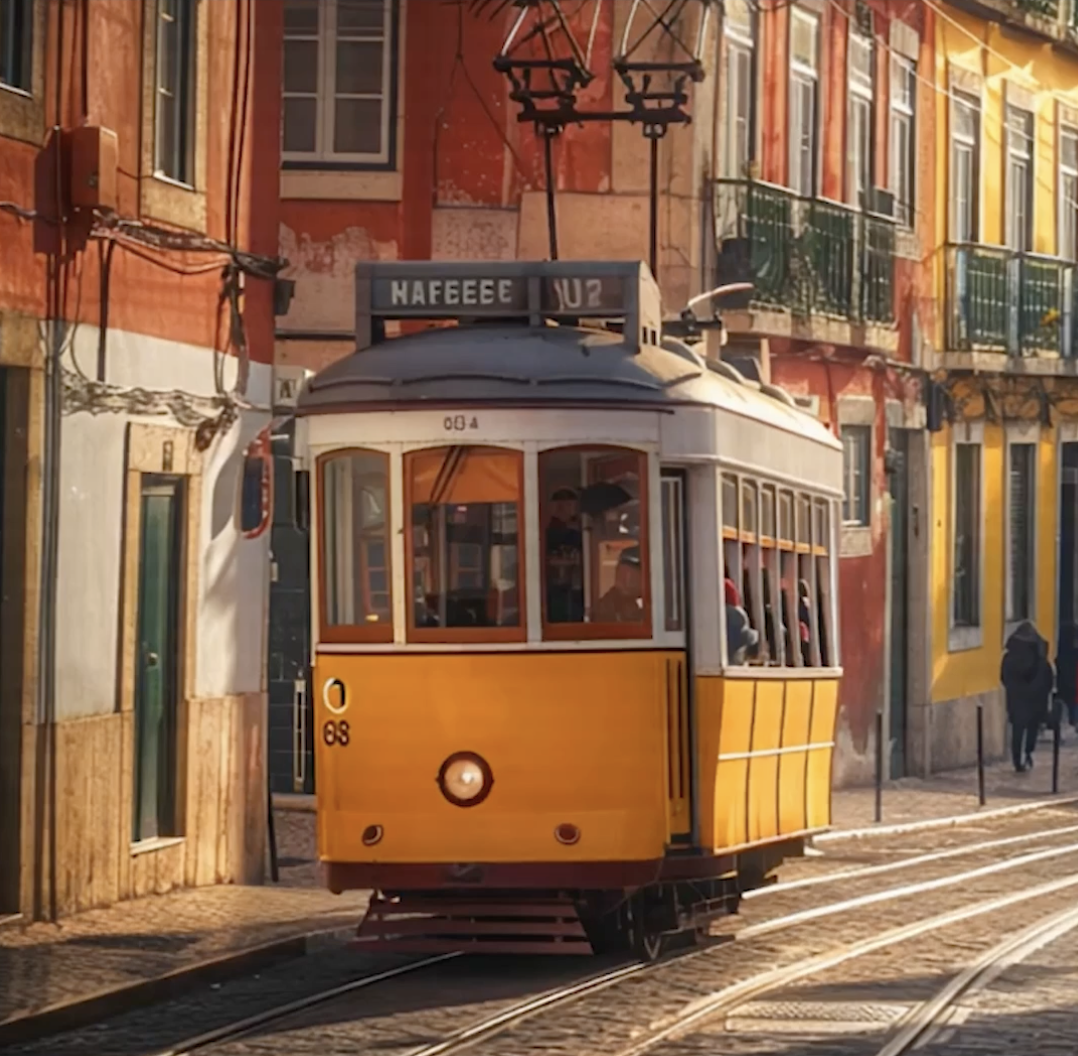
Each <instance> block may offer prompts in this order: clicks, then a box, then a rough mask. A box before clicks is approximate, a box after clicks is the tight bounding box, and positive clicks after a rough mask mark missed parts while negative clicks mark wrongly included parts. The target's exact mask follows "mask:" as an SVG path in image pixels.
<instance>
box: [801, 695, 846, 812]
mask: <svg viewBox="0 0 1078 1056" xmlns="http://www.w3.org/2000/svg"><path fill="white" fill-rule="evenodd" d="M812 687H813V696H812V728H811V730H810V731H809V743H810V744H820V745H831V744H832V743H833V741H834V739H835V719H836V715H837V711H838V682H837V681H833V680H827V681H819V682H813V683H812ZM833 755H834V748H833V747H823V748H813V749H812V750H811V751H810V752H809V753H808V781H807V788H808V805H807V811H806V813H807V815H808V825H809V828H810V829H822V828H826V827H827V826H828V825H830V824H831V759H832V756H833Z"/></svg>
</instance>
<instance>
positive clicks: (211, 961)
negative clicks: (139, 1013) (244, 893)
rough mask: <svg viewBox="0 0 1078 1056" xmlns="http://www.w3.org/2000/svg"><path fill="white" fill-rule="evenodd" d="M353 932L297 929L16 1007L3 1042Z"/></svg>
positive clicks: (30, 1037) (124, 1008)
mask: <svg viewBox="0 0 1078 1056" xmlns="http://www.w3.org/2000/svg"><path fill="white" fill-rule="evenodd" d="M354 934H355V927H354V926H341V927H335V928H327V929H323V930H320V931H312V932H307V933H306V934H301V935H292V936H290V937H288V938H284V939H275V940H273V941H272V942H266V943H262V944H261V945H258V946H248V947H246V948H245V949H241V950H233V951H231V952H229V953H225V954H220V955H219V956H217V957H211V958H208V959H206V960H202V961H198V962H196V963H194V964H189V965H185V966H184V967H182V968H177V969H175V970H174V971H171V972H167V973H165V974H164V975H159V976H155V977H154V978H152V979H144V980H141V981H139V982H137V983H127V984H124V985H121V986H115V987H109V988H107V989H104V990H99V991H97V993H93V994H86V995H84V996H82V997H76V998H72V999H71V1000H70V1001H59V1002H57V1003H56V1004H53V1005H47V1006H46V1007H45V1008H40V1009H35V1010H34V1011H32V1012H20V1013H16V1015H14V1016H10V1017H9V1018H7V1019H5V1020H3V1021H0V1048H3V1047H5V1046H7V1045H14V1044H17V1043H23V1042H28V1041H36V1040H38V1039H40V1038H44V1037H48V1036H50V1035H52V1034H60V1033H62V1032H64V1031H67V1030H73V1029H76V1028H78V1027H85V1026H89V1025H90V1024H92V1023H96V1022H98V1021H100V1020H102V1019H108V1018H111V1017H113V1016H117V1015H120V1014H122V1013H124V1012H128V1011H130V1010H131V1009H133V1008H136V1007H138V1006H140V1005H145V1004H152V1003H155V1002H159V1001H163V1000H167V999H168V998H173V997H177V996H179V995H180V994H183V993H187V992H189V991H191V990H193V989H195V987H197V986H200V985H202V984H206V983H213V982H218V981H223V980H226V979H231V978H235V977H236V976H240V975H246V974H249V973H252V972H254V971H257V970H259V969H262V968H266V967H268V966H269V965H271V964H275V963H278V962H281V961H288V960H294V959H296V958H298V957H304V956H307V955H309V954H312V953H318V952H319V951H322V950H325V949H327V948H328V947H330V946H332V945H334V944H336V943H340V942H344V941H347V940H349V939H350V938H352V936H353V935H354Z"/></svg>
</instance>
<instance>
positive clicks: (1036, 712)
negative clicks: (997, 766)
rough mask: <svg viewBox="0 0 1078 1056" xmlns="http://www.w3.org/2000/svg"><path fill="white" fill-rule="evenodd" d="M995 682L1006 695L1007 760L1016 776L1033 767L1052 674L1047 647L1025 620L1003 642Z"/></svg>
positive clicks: (1053, 682)
mask: <svg viewBox="0 0 1078 1056" xmlns="http://www.w3.org/2000/svg"><path fill="white" fill-rule="evenodd" d="M999 679H1000V681H1001V682H1002V683H1003V688H1004V690H1005V691H1006V694H1007V718H1008V719H1010V722H1011V756H1012V758H1013V760H1014V768H1015V770H1016V771H1017V772H1018V773H1022V772H1023V771H1025V770H1029V769H1030V768H1031V767H1032V766H1033V749H1034V748H1036V746H1037V733H1038V731H1039V730H1040V727H1041V724H1042V723H1043V722H1044V721H1045V720H1046V719H1047V717H1048V709H1049V706H1050V704H1051V699H1052V690H1053V688H1054V686H1055V671H1054V670H1053V669H1052V664H1051V661H1050V660H1049V659H1048V643H1047V642H1046V641H1045V640H1044V639H1043V638H1042V637H1041V636H1040V634H1038V633H1037V628H1036V627H1034V626H1033V624H1032V623H1030V622H1029V620H1023V621H1022V623H1020V624H1019V625H1018V629H1017V630H1016V631H1015V632H1014V634H1012V635H1011V636H1010V638H1008V639H1007V648H1006V652H1005V653H1004V654H1003V663H1002V665H1001V666H1000V672H999Z"/></svg>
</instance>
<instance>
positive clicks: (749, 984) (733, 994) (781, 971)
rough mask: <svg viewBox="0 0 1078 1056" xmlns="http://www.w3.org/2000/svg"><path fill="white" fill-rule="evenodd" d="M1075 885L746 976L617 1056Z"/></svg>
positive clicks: (968, 910) (1051, 887) (1001, 900)
mask: <svg viewBox="0 0 1078 1056" xmlns="http://www.w3.org/2000/svg"><path fill="white" fill-rule="evenodd" d="M1075 886H1078V875H1074V876H1066V877H1063V878H1062V879H1060V880H1052V881H1049V882H1048V883H1045V884H1039V885H1038V886H1036V887H1030V888H1025V889H1024V890H1022V891H1016V892H1012V893H1011V894H1009V895H1002V896H999V897H996V898H992V899H987V900H985V901H981V902H974V903H972V904H971V905H968V906H963V907H961V908H960V909H954V910H950V911H948V912H946V913H940V914H938V915H936V916H933V917H927V918H925V919H922V920H918V921H914V922H913V923H912V924H904V925H902V926H901V927H898V928H891V929H889V930H888V931H884V932H880V933H879V934H877V935H873V936H872V937H871V938H868V939H861V940H859V941H858V942H853V943H848V944H846V945H844V946H839V947H836V948H835V949H833V950H830V951H829V952H827V953H823V954H818V955H816V956H813V957H806V958H803V959H802V960H799V961H795V962H794V963H793V964H789V965H784V966H783V967H781V968H773V969H771V970H769V971H766V972H761V973H759V974H757V975H754V976H751V977H750V978H748V979H743V980H742V981H741V982H739V983H733V984H732V985H730V986H727V987H723V989H721V990H718V991H716V992H714V993H712V994H708V995H707V996H706V997H703V998H700V999H699V1000H697V1001H692V1002H690V1003H689V1004H688V1005H686V1006H685V1007H684V1008H683V1009H682V1010H681V1011H680V1012H678V1013H677V1014H676V1015H675V1016H674V1017H673V1018H672V1019H671V1020H670V1021H669V1022H667V1023H666V1024H664V1025H663V1026H661V1027H658V1028H656V1029H654V1030H653V1031H652V1032H651V1033H650V1034H649V1035H647V1036H646V1037H644V1038H642V1039H641V1040H640V1041H638V1042H636V1043H634V1044H633V1045H631V1046H629V1047H628V1048H625V1049H622V1050H621V1051H620V1052H618V1053H617V1054H616V1056H640V1054H642V1053H645V1052H648V1051H649V1050H651V1049H653V1048H655V1046H657V1045H659V1044H660V1043H662V1042H664V1041H667V1040H668V1039H670V1038H673V1037H675V1036H677V1035H681V1034H684V1033H685V1032H687V1031H689V1030H691V1029H692V1028H693V1027H695V1026H697V1025H698V1024H701V1023H703V1022H705V1021H707V1020H709V1019H712V1018H713V1017H715V1016H718V1015H728V1014H729V1013H730V1012H733V1011H734V1010H735V1009H737V1008H740V1007H741V1006H742V1005H745V1004H747V1003H748V1002H749V1001H751V1000H754V999H755V998H758V997H761V996H762V995H764V994H767V993H772V992H774V991H776V990H781V989H783V988H785V987H787V986H789V985H790V984H792V983H796V982H800V981H801V980H802V979H805V978H807V977H808V976H812V975H816V974H817V973H819V972H823V971H826V970H827V969H829V968H834V967H836V966H837V965H840V964H844V963H845V962H846V961H851V960H854V959H856V958H858V957H863V956H864V955H865V954H868V953H874V952H875V951H876V950H881V949H884V948H886V947H888V946H895V945H898V944H899V943H901V942H906V941H908V940H909V939H914V938H917V937H918V936H920V935H924V934H926V933H928V932H931V931H936V930H937V929H939V928H945V927H948V926H950V925H952V924H959V923H961V922H962V921H964V920H970V919H972V918H974V917H978V916H983V915H985V914H987V913H994V912H996V911H998V910H1000V909H1006V908H1007V907H1008V906H1013V905H1017V904H1018V903H1020V902H1028V901H1029V900H1031V899H1034V898H1040V897H1041V896H1042V895H1050V894H1053V893H1055V892H1057V891H1063V890H1065V889H1066V888H1068V887H1075Z"/></svg>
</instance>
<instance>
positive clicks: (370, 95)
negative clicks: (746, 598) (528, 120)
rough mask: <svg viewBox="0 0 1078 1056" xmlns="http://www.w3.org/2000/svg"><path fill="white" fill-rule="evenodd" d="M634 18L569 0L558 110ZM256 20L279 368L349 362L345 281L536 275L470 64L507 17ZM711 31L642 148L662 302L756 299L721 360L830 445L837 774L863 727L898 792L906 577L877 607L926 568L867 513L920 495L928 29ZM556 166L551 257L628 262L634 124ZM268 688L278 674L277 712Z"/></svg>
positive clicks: (581, 129)
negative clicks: (881, 740)
mask: <svg viewBox="0 0 1078 1056" xmlns="http://www.w3.org/2000/svg"><path fill="white" fill-rule="evenodd" d="M691 6H692V5H690V7H691ZM632 7H633V5H630V4H620V3H618V4H606V5H602V8H601V14H600V17H599V19H598V21H597V22H596V23H595V25H594V33H592V28H593V27H592V22H591V19H592V14H593V5H591V4H584V5H581V7H580V9H579V11H578V12H577V14H576V16H575V17H576V19H577V22H576V23H574V27H575V29H576V30H577V31H578V33H579V36H580V38H581V39H589V38H590V39H592V40H593V41H594V44H593V51H592V57H591V68H592V70H593V72H594V73H595V77H594V79H593V80H592V81H591V82H590V84H589V85H588V87H587V88H585V89H583V90H582V91H581V92H580V94H579V96H578V105H579V106H580V107H581V108H587V109H592V110H610V109H619V108H622V107H623V106H624V90H623V88H622V85H621V82H620V80H619V79H618V78H617V77H616V75H614V74H613V72H612V69H611V60H612V57H613V56H614V55H616V54H617V53H618V52H619V50H620V49H621V47H622V41H623V35H624V31H625V28H626V27H625V20H626V18H627V17H628V14H629V12H630V10H631V9H632ZM260 11H263V17H264V18H265V20H266V25H265V28H266V31H267V34H272V33H277V34H278V35H279V40H280V42H281V49H282V55H283V71H282V81H281V83H282V85H283V92H282V93H281V98H280V103H281V106H282V107H283V112H282V129H283V139H282V148H283V150H282V161H281V173H280V190H281V199H282V200H281V206H280V216H281V227H280V252H281V254H282V256H285V257H287V258H288V259H289V260H290V261H291V262H292V268H291V270H290V271H289V272H288V274H289V276H290V277H292V278H294V279H295V280H296V282H297V285H296V299H295V302H294V304H293V307H292V310H291V312H290V314H289V316H288V318H287V319H286V320H284V321H283V322H282V325H281V327H280V328H279V329H278V332H277V341H276V351H275V363H276V365H277V368H278V372H279V375H281V376H284V375H287V374H289V372H294V371H296V370H298V369H300V368H306V369H312V370H315V369H319V368H320V367H322V366H323V365H325V364H326V363H328V362H330V361H332V360H333V359H335V358H337V357H338V356H341V355H344V354H347V353H348V352H349V351H350V348H351V341H352V333H353V317H354V292H353V286H354V280H353V272H354V265H355V262H356V261H357V260H363V259H485V260H497V259H514V258H524V259H526V258H543V257H546V256H547V255H548V252H549V244H548V235H547V222H546V203H545V199H544V186H545V179H544V164H543V142H542V139H541V138H540V137H539V136H537V134H536V132H535V130H534V129H533V128H532V127H531V126H530V125H528V124H522V123H520V122H519V121H518V119H517V118H518V109H517V105H516V103H514V102H513V101H512V100H511V99H510V98H509V91H510V86H509V83H508V82H507V80H506V79H505V78H504V77H503V76H501V75H500V74H499V73H497V72H496V71H495V69H494V67H493V59H494V57H495V56H496V55H497V54H498V52H499V50H500V49H501V47H502V44H503V41H504V39H505V37H506V34H507V31H508V29H509V26H510V25H511V23H512V20H513V19H514V18H515V17H516V14H517V9H516V8H514V7H512V6H510V7H508V8H506V9H505V10H503V11H501V12H500V13H498V14H497V15H496V17H494V18H493V19H491V18H490V17H485V16H484V17H478V16H476V15H475V14H473V13H472V11H471V10H470V5H467V4H461V5H449V4H435V3H427V2H425V0H374V2H372V3H365V4H362V5H358V4H352V3H349V2H348V0H322V2H321V3H319V4H312V3H310V2H308V0H274V2H272V3H266V4H265V5H264V8H263V7H260ZM718 15H719V17H718V20H717V21H716V22H713V23H712V27H711V31H710V32H709V34H708V35H707V37H706V43H705V48H704V51H703V53H702V54H701V56H700V57H701V59H702V61H703V62H704V65H705V67H706V69H707V74H708V75H707V77H706V78H705V80H704V81H703V82H702V83H699V84H696V85H693V86H692V89H691V90H692V99H691V105H690V109H691V114H692V118H693V121H692V124H690V125H688V126H681V127H674V128H672V129H670V131H669V132H668V134H667V135H666V137H665V138H664V139H663V141H662V143H661V146H660V152H659V169H658V172H659V178H658V188H659V208H658V216H659V231H658V258H657V259H658V269H657V270H658V277H659V280H660V285H661V286H662V290H663V295H664V303H665V309H666V311H667V313H668V314H669V315H671V316H676V315H677V314H678V313H679V312H680V310H681V309H682V308H683V306H684V305H685V304H686V302H687V301H688V299H689V298H690V297H692V296H693V295H695V294H697V293H699V292H701V291H704V290H708V289H710V288H712V287H713V286H715V285H716V283H717V282H718V281H726V280H729V279H734V278H747V279H750V280H751V281H753V282H754V284H755V286H756V289H755V291H754V293H753V294H752V295H751V296H750V297H749V298H747V299H746V300H745V301H744V302H743V303H741V304H740V305H736V306H730V307H729V308H727V309H726V310H724V319H725V321H726V323H727V327H728V330H729V334H730V341H729V344H728V346H727V347H726V349H724V351H723V353H722V354H723V356H724V358H728V359H730V361H731V362H733V363H734V364H735V365H738V366H739V367H741V368H742V369H743V370H745V371H746V372H748V373H750V374H754V375H757V376H759V377H761V378H765V379H769V380H774V381H776V382H777V383H779V384H781V385H783V386H784V387H787V388H788V389H789V390H790V391H792V392H794V393H797V394H798V395H799V396H801V397H803V401H802V402H803V403H804V404H805V405H806V406H809V407H812V408H813V409H814V410H815V411H816V413H818V414H819V415H820V417H821V418H822V419H823V420H825V421H827V422H828V423H829V424H830V425H832V426H833V427H834V428H835V430H836V432H841V433H842V435H843V438H844V440H845V441H846V442H847V443H848V445H849V451H850V456H849V474H848V475H849V479H850V484H849V491H850V497H849V501H848V503H847V505H848V507H849V508H848V511H847V517H846V520H847V521H848V523H847V525H846V526H845V527H844V531H843V536H844V538H843V554H844V555H845V556H844V557H843V560H842V572H841V584H842V589H843V611H844V617H843V620H844V625H843V628H842V630H843V647H844V648H843V653H844V667H845V672H846V678H845V685H844V690H843V693H844V697H843V720H842V724H841V725H842V729H841V731H840V742H841V743H840V753H839V763H838V771H837V774H836V778H837V780H838V781H840V782H842V781H852V780H858V779H863V778H864V777H866V776H867V774H868V773H869V772H870V771H869V767H870V765H871V762H872V760H873V758H874V741H873V737H874V730H875V715H876V713H877V711H879V710H881V709H882V710H883V712H884V717H885V720H886V722H885V727H886V728H887V729H888V730H890V731H892V736H891V739H892V741H893V744H894V751H893V753H890V756H891V757H893V758H892V764H893V769H894V770H895V771H896V772H897V770H899V769H901V768H903V767H904V766H906V765H907V757H908V756H909V755H910V753H909V752H907V751H906V748H907V746H908V745H913V744H915V742H916V725H917V721H918V719H917V713H916V709H915V708H910V707H908V705H909V702H910V701H914V700H917V699H919V697H918V694H920V693H922V688H923V687H921V686H920V685H919V682H918V678H919V677H920V676H919V675H918V674H917V672H916V671H915V670H913V668H912V667H911V663H910V661H911V659H913V660H916V659H917V655H919V654H918V650H919V649H920V646H919V645H918V644H917V643H916V642H913V641H912V638H911V636H910V635H908V634H906V633H905V627H906V624H905V622H904V621H905V616H904V612H905V610H906V608H907V607H908V602H909V601H910V594H911V592H913V593H915V592H916V589H917V588H916V585H915V584H916V583H917V582H918V578H917V577H916V576H915V575H914V574H913V573H912V572H911V574H910V575H909V577H908V581H907V579H901V581H899V580H897V579H896V582H897V586H895V587H894V588H892V586H891V580H892V579H893V578H895V577H894V576H893V575H892V573H893V572H894V570H895V569H896V568H898V569H913V568H915V567H916V564H917V561H918V560H921V559H922V558H921V557H920V556H919V555H918V554H917V553H906V551H907V550H908V549H909V548H908V546H907V543H908V542H909V536H908V535H907V532H906V527H905V526H900V528H899V534H900V535H901V539H900V541H899V545H897V546H896V544H895V541H894V539H893V538H892V536H893V535H894V532H893V531H892V523H893V518H892V516H891V504H890V502H889V501H888V495H889V492H890V491H891V489H892V483H891V482H894V481H895V480H896V474H897V479H898V483H897V484H896V485H895V487H897V488H899V490H901V489H902V488H903V487H905V485H904V484H902V477H903V474H905V479H906V480H907V481H908V483H909V487H910V488H912V489H913V491H914V492H916V490H917V489H918V488H923V487H925V486H926V485H925V484H924V481H923V480H921V479H920V476H919V473H920V470H919V468H918V467H919V466H920V459H921V454H920V452H921V446H922V444H923V441H922V439H921V437H922V435H923V430H922V428H921V427H922V424H923V423H922V418H923V414H922V412H921V410H920V399H921V396H920V377H919V374H920V371H919V365H920V356H921V347H920V336H919V334H920V329H921V327H922V326H924V325H925V323H924V318H925V313H926V312H929V311H931V296H930V291H929V289H928V287H927V286H926V285H924V284H923V282H922V278H921V268H920V263H919V261H920V251H919V246H920V245H921V244H922V241H923V242H924V244H926V245H929V244H931V242H930V241H928V239H927V238H925V237H924V232H926V231H928V229H929V228H930V226H931V222H932V217H931V200H930V195H929V194H928V193H927V189H928V187H929V178H928V176H927V174H928V173H930V172H931V171H932V168H933V164H934V162H933V158H932V157H931V154H930V151H931V150H932V149H933V148H932V146H931V144H932V128H931V115H932V113H933V109H934V108H933V106H932V105H931V103H930V101H929V99H928V98H927V97H926V91H925V89H924V87H923V84H924V82H923V81H922V80H921V79H919V78H920V74H918V71H919V70H920V71H923V72H924V73H929V72H930V71H931V68H932V51H931V37H932V35H931V27H930V26H929V25H928V24H927V22H928V20H929V19H930V18H931V12H930V11H929V10H927V8H926V5H924V4H921V3H917V2H914V0H896V2H887V3H884V2H882V0H880V2H876V3H868V4H863V3H854V2H852V0H850V2H848V0H799V2H797V3H794V4H787V3H772V2H768V0H763V2H760V3H750V2H748V0H744V2H737V0H727V2H726V3H725V4H723V5H720V9H719V11H718ZM692 17H696V15H695V12H694V13H693V16H692ZM681 28H682V29H683V30H684V31H685V35H686V36H687V37H691V36H692V31H693V28H694V27H692V26H684V27H681ZM851 41H852V43H851ZM663 47H664V44H663V43H662V42H661V41H657V42H656V45H655V48H656V51H655V56H656V57H661V56H662V55H663V54H664V52H663V50H662V49H663ZM795 128H796V129H798V130H799V131H798V133H797V136H799V137H800V140H799V141H797V142H795V139H796V138H797V137H795V136H794V135H793V133H792V131H791V130H792V129H795ZM851 129H856V130H857V131H856V134H855V133H854V132H852V131H851ZM855 135H856V139H855V138H854V136H855ZM851 157H855V158H856V159H857V160H856V162H850V161H849V159H850V158H851ZM895 159H899V160H895ZM554 160H555V172H556V187H557V191H558V196H557V219H558V241H559V255H560V256H561V257H563V258H566V259H568V258H576V259H589V258H590V259H647V258H648V248H649V246H648V218H649V200H648V192H649V155H648V144H647V141H646V140H645V138H644V137H643V135H642V134H641V130H640V128H639V126H634V125H631V124H628V123H623V122H588V123H586V124H584V125H581V126H570V127H568V128H567V129H566V130H565V131H564V133H563V134H561V135H560V136H559V137H558V138H557V140H556V142H555V145H554ZM922 174H925V175H924V178H922ZM922 186H923V187H924V188H925V191H926V193H924V194H921V193H920V189H921V187H922ZM889 452H899V454H904V455H905V461H904V462H903V461H902V460H901V459H900V458H899V455H896V454H894V453H891V454H889ZM886 465H892V467H893V468H895V472H892V473H891V474H890V475H889V474H888V473H887V471H886V469H885V466H886ZM900 506H901V508H902V509H903V510H906V509H907V508H908V507H909V502H908V500H907V498H906V497H905V496H903V497H902V501H901V503H900ZM911 531H912V529H911ZM889 555H891V556H889ZM914 600H916V599H914ZM278 666H280V665H278ZM282 670H283V668H282ZM918 670H919V669H918ZM892 672H894V674H892ZM288 677H290V676H288ZM270 692H271V698H272V696H273V686H272V685H271V689H270ZM290 693H291V690H290V689H289V683H288V681H287V678H285V679H284V680H283V681H282V684H281V694H282V695H281V697H280V707H281V708H282V709H285V708H289V707H290V706H291V702H290V699H286V698H288V694H290ZM272 708H273V706H272V705H271V712H272ZM282 714H283V711H282ZM283 721H284V720H282V722H283ZM271 722H272V719H271ZM286 733H287V731H283V730H282V733H281V737H282V738H283V737H285V736H286ZM271 736H272V734H271ZM913 754H914V755H915V754H916V753H913Z"/></svg>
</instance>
